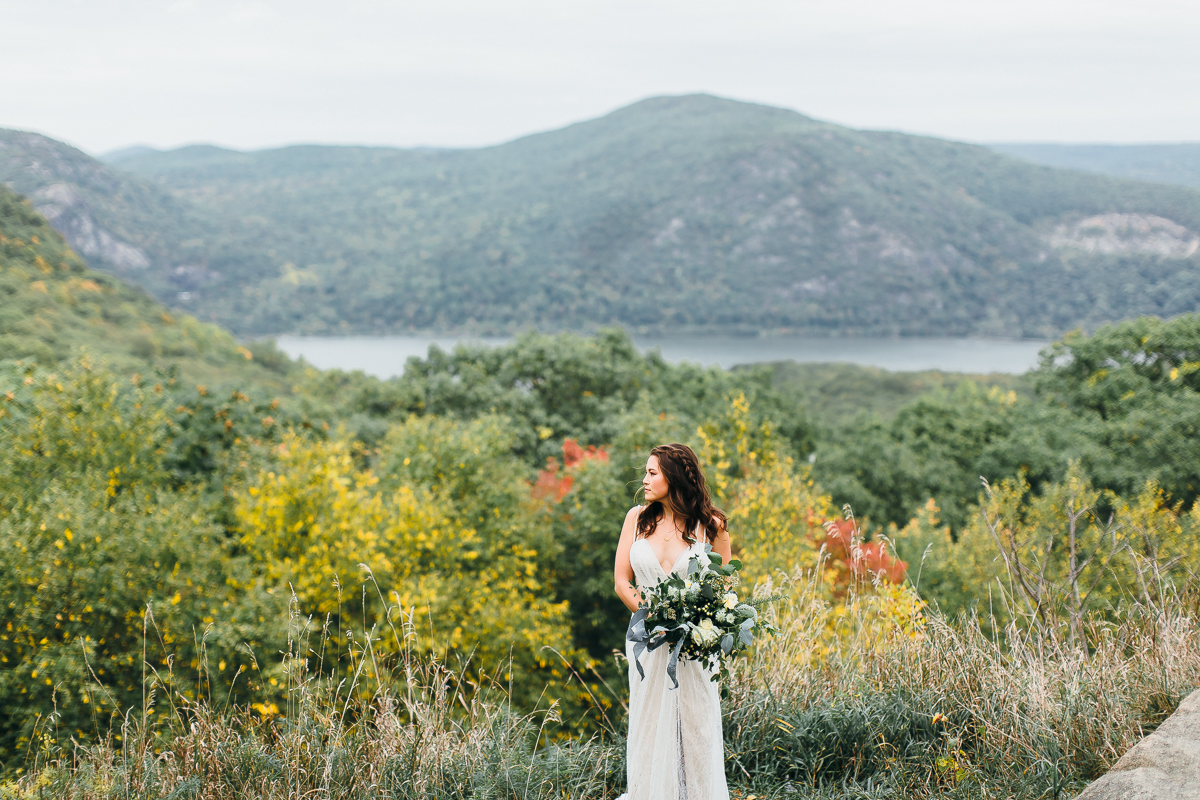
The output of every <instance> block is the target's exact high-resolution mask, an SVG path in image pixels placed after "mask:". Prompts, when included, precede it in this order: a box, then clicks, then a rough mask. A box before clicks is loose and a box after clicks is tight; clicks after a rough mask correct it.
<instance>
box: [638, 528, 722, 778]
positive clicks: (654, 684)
mask: <svg viewBox="0 0 1200 800" xmlns="http://www.w3.org/2000/svg"><path fill="white" fill-rule="evenodd" d="M694 555H699V556H700V557H701V558H702V559H707V558H708V556H707V555H705V553H704V539H703V537H702V536H701V537H698V538H697V540H696V542H694V543H693V544H692V545H691V546H690V547H689V548H688V549H687V550H686V551H684V553H683V554H682V555H680V556H679V559H678V560H677V561H676V562H675V566H674V567H673V568H672V570H671V571H672V573H678V574H681V575H682V574H684V573H686V571H687V564H688V559H689V558H691V557H692V556H694ZM629 562H630V564H631V565H632V566H633V572H634V575H635V577H636V578H637V585H638V586H653V585H654V584H656V583H658V582H659V581H662V580H665V579H666V577H667V575H666V573H665V572H663V568H662V565H661V564H659V563H658V558H657V557H656V556H655V555H654V548H653V547H652V546H651V545H650V543H649V542H647V541H646V540H645V539H637V540H635V541H634V543H633V545H632V546H631V547H630V549H629ZM670 649H671V648H669V647H660V648H658V649H657V650H654V651H653V652H650V651H644V652H643V653H642V655H641V656H640V660H641V663H642V669H644V670H645V672H646V677H645V678H644V679H643V678H642V677H641V676H640V675H638V671H637V667H636V666H634V663H633V643H632V642H629V641H626V643H625V655H626V656H627V657H628V658H629V742H628V770H629V789H628V794H627V795H622V798H626V797H627V798H629V800H728V799H729V788H728V786H727V785H726V783H725V748H724V742H723V740H722V733H721V695H720V692H719V690H718V688H717V684H716V683H715V682H713V681H711V680H709V679H710V678H711V677H712V674H713V671H712V670H709V669H705V668H704V667H702V666H701V665H700V664H699V663H697V662H695V661H685V660H683V659H680V661H679V667H678V672H677V675H678V678H679V688H678V689H675V688H672V684H671V679H670V678H669V677H667V661H668V660H669V659H670V655H671V654H670V652H669V651H670Z"/></svg>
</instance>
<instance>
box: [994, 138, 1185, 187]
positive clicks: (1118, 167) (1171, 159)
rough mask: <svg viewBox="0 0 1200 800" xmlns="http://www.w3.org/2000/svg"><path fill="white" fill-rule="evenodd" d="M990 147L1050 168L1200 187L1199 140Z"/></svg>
mask: <svg viewBox="0 0 1200 800" xmlns="http://www.w3.org/2000/svg"><path fill="white" fill-rule="evenodd" d="M991 147H992V149H993V150H997V151H999V152H1001V153H1006V154H1008V155H1011V156H1016V157H1017V158H1023V159H1025V160H1027V161H1032V162H1034V163H1036V164H1045V165H1046V166H1050V167H1064V168H1066V169H1081V170H1085V171H1087V172H1099V173H1102V174H1104V175H1115V176H1116V177H1118V178H1133V179H1135V180H1140V181H1155V182H1156V183H1174V184H1178V185H1180V186H1192V187H1200V143H1184V144H994V145H992V146H991Z"/></svg>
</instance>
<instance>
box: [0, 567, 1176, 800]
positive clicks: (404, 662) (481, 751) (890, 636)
mask: <svg viewBox="0 0 1200 800" xmlns="http://www.w3.org/2000/svg"><path fill="white" fill-rule="evenodd" d="M788 583H789V587H788V588H789V597H788V599H787V600H785V601H783V602H781V603H780V604H777V605H776V606H775V607H774V608H773V610H772V611H771V612H770V613H772V614H773V615H775V617H776V621H777V623H778V624H779V626H780V628H781V633H780V635H779V636H778V637H776V638H775V639H773V640H768V641H766V642H762V643H760V644H759V646H758V647H757V648H755V649H754V650H753V652H752V655H751V656H750V657H749V658H747V659H746V660H745V661H743V662H741V663H739V664H738V665H737V666H736V668H735V670H734V674H733V676H732V678H731V680H730V682H729V684H728V685H727V686H726V687H725V691H724V700H723V703H724V710H725V715H726V719H725V731H726V753H727V764H726V768H727V773H728V775H729V778H730V782H731V785H732V786H733V787H735V789H734V794H735V796H737V797H743V798H744V797H748V796H750V795H757V796H758V797H760V798H783V797H814V798H816V797H819V798H875V797H906V798H923V797H928V798H934V797H938V798H942V797H945V798H950V797H954V798H958V797H963V798H965V797H979V798H984V797H987V798H999V797H1028V798H1039V797H1045V798H1057V797H1070V796H1072V794H1073V793H1074V792H1075V791H1076V790H1077V789H1078V788H1079V787H1081V786H1082V785H1084V784H1085V783H1086V782H1088V781H1089V780H1091V779H1093V778H1095V777H1096V776H1098V775H1099V774H1101V773H1102V772H1103V771H1104V769H1105V768H1106V767H1107V766H1108V765H1109V764H1111V763H1112V762H1113V761H1114V760H1115V759H1116V758H1117V757H1119V756H1120V754H1121V753H1123V752H1124V751H1125V750H1126V749H1127V748H1128V747H1129V746H1131V745H1132V744H1133V743H1135V742H1136V741H1137V740H1138V739H1140V738H1141V737H1142V736H1144V735H1145V734H1146V733H1147V732H1148V731H1150V730H1151V729H1153V727H1154V726H1156V725H1157V724H1158V723H1160V722H1161V721H1162V720H1163V719H1164V718H1165V717H1166V715H1168V714H1169V713H1170V712H1171V711H1172V710H1173V709H1174V708H1175V706H1176V705H1177V704H1178V702H1179V701H1180V699H1181V698H1182V697H1183V696H1184V695H1185V694H1186V693H1188V692H1189V691H1191V690H1192V689H1193V688H1195V687H1196V686H1197V685H1200V635H1198V633H1197V627H1196V624H1195V607H1194V605H1193V604H1192V603H1191V602H1190V601H1188V600H1187V599H1185V598H1178V599H1177V601H1176V602H1174V603H1171V604H1168V605H1165V606H1163V607H1162V608H1161V609H1160V610H1154V611H1147V610H1146V609H1143V608H1142V607H1139V606H1132V607H1130V608H1128V609H1126V610H1125V611H1124V612H1122V613H1121V614H1120V615H1119V617H1118V619H1117V621H1116V622H1107V623H1104V622H1100V621H1097V620H1092V621H1091V622H1090V623H1089V626H1088V628H1087V636H1086V637H1085V638H1086V640H1087V645H1086V646H1082V645H1081V646H1075V645H1072V644H1070V643H1068V642H1064V641H1061V640H1059V639H1057V638H1055V637H1053V636H1049V635H1045V634H1043V633H1040V632H1039V631H1037V630H1036V629H1025V628H1020V627H1016V626H1012V627H1009V628H1006V629H1001V630H1000V632H999V633H996V634H995V635H992V636H988V635H986V634H985V633H984V629H985V628H984V627H981V626H980V625H979V623H978V621H977V620H974V619H970V618H967V619H958V620H947V619H945V618H943V617H941V616H939V615H937V614H934V613H929V612H928V611H927V610H922V609H920V608H919V606H918V605H916V604H914V603H913V602H912V595H911V594H906V593H905V591H903V590H899V589H895V588H890V589H889V588H887V587H884V588H883V589H880V590H876V589H874V588H872V587H858V588H857V589H852V591H851V592H850V594H849V595H848V596H847V597H845V598H842V599H840V600H838V601H833V600H831V598H830V596H829V594H828V591H827V587H826V586H825V585H824V584H823V583H822V579H821V578H820V575H819V573H801V574H798V575H796V576H794V578H793V579H791V580H790V581H788ZM295 624H296V630H295V635H294V636H293V637H292V646H291V647H290V651H289V652H288V653H286V654H284V655H283V659H284V662H285V663H284V666H285V667H286V669H285V672H286V674H287V675H288V686H287V693H286V696H287V698H288V700H287V703H286V707H285V708H283V709H281V710H280V713H278V714H276V713H273V710H272V709H259V710H257V711H254V710H247V709H236V710H232V711H224V712H218V711H214V710H213V709H214V705H212V704H209V703H201V704H196V705H191V706H187V707H184V706H181V705H179V704H177V703H173V702H171V698H168V697H165V696H160V697H158V700H157V704H158V706H159V709H160V712H161V713H167V714H170V715H172V719H173V720H174V726H173V728H174V730H173V733H171V734H169V735H154V734H153V733H152V732H151V728H150V727H149V726H147V725H145V724H143V722H142V721H141V719H139V718H135V717H134V716H132V714H131V715H129V716H128V717H127V718H126V719H124V720H122V721H121V722H120V724H119V725H118V726H117V727H116V728H114V733H113V735H112V737H110V740H109V741H108V742H106V743H103V744H101V745H98V746H93V747H77V748H74V749H72V750H69V751H62V752H50V751H45V752H40V753H34V754H31V761H30V765H29V766H30V767H31V769H30V771H29V772H28V774H26V775H24V776H23V777H21V778H20V779H19V780H17V781H16V782H13V783H9V784H7V785H5V786H4V787H3V789H2V790H0V797H5V798H16V797H39V798H42V797H45V798H50V797H54V798H79V800H83V799H84V798H87V799H89V800H90V799H91V798H96V799H97V800H98V799H99V798H106V799H107V798H204V799H205V800H210V799H211V800H218V799H221V800H224V799H225V798H244V797H262V798H285V797H286V798H301V797H304V798H309V797H311V798H356V800H357V799H358V798H380V799H381V800H382V799H383V798H396V799H399V798H406V799H407V798H414V799H415V798H513V799H516V798H520V799H521V800H534V799H536V800H543V799H544V800H549V799H550V798H587V799H591V798H596V799H597V800H599V799H600V798H611V797H615V796H616V795H617V794H619V793H620V792H621V791H622V789H623V784H624V743H623V739H622V730H621V725H622V724H623V723H622V722H621V721H619V720H615V721H611V722H610V725H609V726H608V729H607V730H606V731H605V732H604V733H602V734H598V735H596V736H593V737H591V738H589V739H584V740H576V741H569V740H568V741H557V740H556V739H555V737H554V735H553V734H554V733H555V732H556V726H557V721H556V709H554V708H550V709H547V710H544V711H542V712H539V713H536V714H525V715H522V714H517V713H514V712H513V711H512V710H511V709H510V707H509V705H508V703H507V701H506V694H505V687H504V685H503V684H502V683H499V682H490V683H486V684H484V685H480V684H478V683H475V684H472V683H470V682H469V680H467V678H466V675H467V672H465V671H464V670H453V669H451V668H450V667H448V666H447V665H445V664H441V663H438V662H436V661H428V660H421V659H419V658H417V657H416V656H415V655H414V652H415V651H414V650H413V649H412V648H406V649H403V650H402V655H401V657H400V658H399V659H398V660H397V661H395V662H394V663H391V664H383V663H380V662H379V660H378V659H377V658H376V656H375V654H374V650H373V648H372V641H373V638H372V637H369V636H362V637H358V638H357V639H355V640H353V641H354V642H356V643H357V645H356V646H354V645H352V646H351V647H350V648H349V650H348V651H347V652H346V653H345V654H344V655H343V658H344V659H346V660H347V661H346V663H347V664H348V665H350V666H352V667H354V669H352V670H350V671H349V672H346V671H345V670H343V671H341V672H340V673H338V674H343V675H347V677H344V678H342V679H338V680H333V679H330V678H329V677H328V676H329V674H330V672H329V670H328V669H326V668H325V667H326V666H327V665H323V664H321V663H320V662H319V660H315V659H317V658H318V657H317V654H318V653H320V652H323V650H322V647H321V646H318V645H312V643H311V642H310V641H309V639H310V638H312V637H317V636H320V631H312V630H311V626H309V625H307V623H306V621H304V620H299V619H298V618H297V619H295ZM376 633H379V632H376ZM379 635H387V636H397V637H399V638H401V639H403V640H405V641H408V640H410V639H411V637H413V636H415V635H416V634H415V633H414V630H413V628H412V626H411V625H410V626H406V627H404V628H402V629H399V630H392V631H384V632H383V633H382V634H379ZM310 645H311V646H310ZM368 668H369V669H370V670H374V671H376V672H377V674H378V673H383V674H387V675H390V676H391V680H390V681H387V682H385V683H384V685H383V687H382V688H373V689H370V690H369V691H368V690H366V687H365V686H364V685H363V684H362V683H356V682H355V677H354V676H355V675H361V674H363V673H364V672H366V671H368ZM152 688H153V687H152ZM264 711H265V712H266V713H265V714H264ZM118 736H119V737H121V738H120V739H119V740H118V739H117V737H118Z"/></svg>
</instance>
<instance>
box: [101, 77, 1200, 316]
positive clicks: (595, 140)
mask: <svg viewBox="0 0 1200 800" xmlns="http://www.w3.org/2000/svg"><path fill="white" fill-rule="evenodd" d="M100 166H102V167H103V165H100ZM117 166H119V167H120V168H121V169H124V170H126V171H127V172H129V173H132V174H133V175H136V176H138V177H140V178H141V179H142V182H143V183H142V184H140V185H143V186H144V187H145V191H147V192H149V191H157V192H159V193H162V194H167V195H169V196H170V197H171V198H172V199H173V201H174V202H175V203H176V204H178V206H179V207H180V208H185V209H187V213H186V215H185V216H186V219H187V220H188V225H190V226H191V228H192V229H193V230H194V229H196V228H198V227H205V226H207V230H206V231H205V232H203V233H201V234H199V235H195V236H192V234H190V233H189V234H188V235H189V236H192V238H191V239H188V240H181V241H179V245H178V246H179V247H180V251H179V253H177V254H171V255H169V256H168V258H170V259H173V260H172V261H169V262H168V263H166V264H165V265H159V264H156V265H155V266H154V267H153V268H151V269H148V270H146V273H147V274H153V275H158V276H166V282H165V283H162V284H152V283H151V282H150V281H146V285H148V286H150V287H151V288H152V290H154V291H156V293H158V294H159V296H160V297H164V298H170V297H174V298H177V299H176V301H175V302H177V303H178V304H180V305H182V306H183V307H186V308H188V309H189V310H191V311H192V312H193V313H196V314H197V315H198V316H201V317H202V318H206V319H211V320H214V321H218V322H221V323H222V324H224V325H227V326H228V327H230V328H232V329H233V330H236V331H241V332H250V333H260V332H279V331H294V330H298V331H310V332H320V331H363V332H371V331H378V332H385V331H407V330H434V329H436V330H444V331H448V330H468V331H473V332H477V333H487V332H506V331H512V330H515V329H519V328H522V327H526V326H528V325H531V324H533V325H538V326H541V327H545V328H574V329H582V330H588V329H594V328H595V327H597V326H599V325H603V324H609V323H619V324H622V325H625V326H626V327H629V328H631V329H633V330H635V331H646V332H651V331H663V330H671V331H681V330H710V331H722V332H729V331H746V332H751V331H763V330H775V331H778V330H790V331H803V332H809V333H840V334H849V335H853V334H951V335H970V334H976V335H980V334H983V335H1028V336H1051V335H1054V334H1057V333H1059V332H1061V331H1063V330H1065V329H1068V328H1070V327H1073V326H1077V325H1088V326H1091V325H1095V324H1098V323H1100V322H1103V321H1107V320H1111V319H1117V318H1122V317H1126V316H1131V315H1135V314H1141V313H1151V314H1167V315H1169V314H1175V313H1180V312H1183V311H1189V310H1193V309H1195V308H1198V307H1200V271H1198V267H1200V260H1198V259H1197V255H1196V250H1197V248H1198V247H1200V236H1198V235H1197V233H1196V232H1197V231H1200V192H1196V191H1193V190H1189V189H1185V188H1179V187H1167V186H1158V185H1153V184H1147V183H1137V182H1133V181H1122V180H1115V179H1112V178H1108V177H1103V176H1096V175H1087V174H1083V173H1077V172H1067V171H1062V170H1054V169H1050V168H1046V167H1040V166H1036V165H1031V164H1028V163H1026V162H1023V161H1019V160H1017V159H1013V158H1009V157H1006V156H1003V155H1000V154H997V153H995V152H993V151H991V150H989V149H987V148H984V147H977V146H971V145H965V144H957V143H953V142H945V141H939V140H935V139H928V138H921V137H914V136H906V135H902V134H894V133H880V132H863V131H854V130H849V129H846V128H841V127H838V126H835V125H830V124H827V123H823V122H819V121H816V120H812V119H809V118H807V117H804V116H802V115H800V114H797V113H794V112H791V111H785V110H782V109H776V108H769V107H764V106H757V105H751V104H746V103H738V102H733V101H728V100H721V99H718V98H713V97H708V96H689V97H664V98H656V99H652V100H647V101H643V102H641V103H638V104H635V105H633V106H630V107H628V108H625V109H621V110H619V111H617V112H614V113H612V114H610V115H608V116H606V117H603V118H601V119H597V120H592V121H589V122H585V123H580V124H578V125H573V126H570V127H568V128H564V129H562V130H557V131H552V132H549V133H544V134H539V135H536V136H530V137H526V138H524V139H520V140H517V141H514V142H510V143H508V144H504V145H500V146H497V147H491V148H484V149H479V150H449V151H429V150H397V149H391V148H365V147H289V148H283V149H280V150H271V151H263V152H256V153H240V152H233V151H228V150H221V149H219V148H213V147H194V148H183V149H181V150H176V151H171V152H166V153H158V152H142V153H140V154H137V153H135V154H132V155H129V156H127V157H125V158H122V159H120V160H119V161H118V162H117ZM103 168H105V169H108V168H107V167H103ZM110 171H111V170H110ZM114 174H115V173H114ZM125 180H128V181H134V180H136V179H135V178H133V177H126V178H125ZM147 184H149V185H147ZM189 215H190V216H189ZM188 225H183V224H182V223H181V230H182V229H183V228H184V227H188ZM182 235H184V234H182V233H180V234H176V238H177V239H178V238H179V236H182ZM185 244H186V245H187V248H186V249H185V248H184V247H183V246H184V245H185ZM185 250H186V252H185ZM181 293H182V294H181Z"/></svg>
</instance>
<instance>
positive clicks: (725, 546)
mask: <svg viewBox="0 0 1200 800" xmlns="http://www.w3.org/2000/svg"><path fill="white" fill-rule="evenodd" d="M716 523H717V540H716V541H715V542H713V546H712V548H713V552H714V553H717V554H719V555H720V556H721V563H722V564H728V563H729V562H730V560H731V559H732V558H733V541H732V540H731V539H730V538H729V531H727V530H725V523H724V522H721V521H720V520H716Z"/></svg>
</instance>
